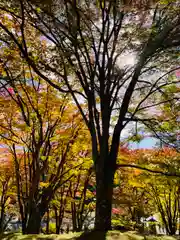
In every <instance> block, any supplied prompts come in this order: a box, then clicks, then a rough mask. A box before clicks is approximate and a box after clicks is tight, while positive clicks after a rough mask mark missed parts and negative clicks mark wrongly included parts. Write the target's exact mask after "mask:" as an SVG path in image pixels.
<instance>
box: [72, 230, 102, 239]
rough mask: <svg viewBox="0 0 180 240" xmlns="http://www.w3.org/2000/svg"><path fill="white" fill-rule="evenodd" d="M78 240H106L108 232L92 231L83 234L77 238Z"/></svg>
mask: <svg viewBox="0 0 180 240" xmlns="http://www.w3.org/2000/svg"><path fill="white" fill-rule="evenodd" d="M76 239H77V240H96V239H97V240H105V239H106V232H100V231H91V232H85V233H82V234H81V236H79V237H77V238H76Z"/></svg>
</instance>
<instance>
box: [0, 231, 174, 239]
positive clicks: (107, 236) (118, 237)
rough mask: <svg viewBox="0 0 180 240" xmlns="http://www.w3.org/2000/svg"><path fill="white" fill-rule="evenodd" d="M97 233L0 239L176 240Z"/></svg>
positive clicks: (9, 235) (5, 237)
mask: <svg viewBox="0 0 180 240" xmlns="http://www.w3.org/2000/svg"><path fill="white" fill-rule="evenodd" d="M101 237H102V235H101V236H100V234H99V233H93V234H92V235H90V236H87V235H81V234H80V233H75V234H73V233H71V234H63V235H55V234H53V235H21V234H19V233H9V234H4V235H1V236H0V240H66V239H70V240H76V239H77V240H78V239H79V240H88V239H89V240H95V239H97V240H101V239H107V240H176V239H177V238H175V237H170V236H140V235H137V234H136V233H134V232H126V233H120V232H119V231H110V232H108V233H107V234H106V237H104V238H101Z"/></svg>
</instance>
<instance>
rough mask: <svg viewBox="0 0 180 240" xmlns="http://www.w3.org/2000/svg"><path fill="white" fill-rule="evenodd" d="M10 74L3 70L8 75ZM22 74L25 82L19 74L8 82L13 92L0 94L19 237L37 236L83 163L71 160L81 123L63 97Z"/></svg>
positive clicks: (2, 131) (0, 127)
mask: <svg viewBox="0 0 180 240" xmlns="http://www.w3.org/2000/svg"><path fill="white" fill-rule="evenodd" d="M12 71H13V69H11V68H8V69H6V72H7V74H8V73H9V74H10V73H11V76H12V74H13V73H12ZM23 74H24V81H22V79H21V77H22V75H21V77H19V78H16V79H15V80H14V81H13V80H12V79H11V82H10V83H9V84H11V85H10V86H11V87H12V89H13V91H12V92H9V88H8V89H6V87H5V89H4V91H5V92H6V93H7V96H6V97H4V96H1V104H3V108H2V112H1V115H2V116H3V118H1V122H0V134H1V138H2V141H3V142H4V144H6V145H7V146H9V149H10V153H9V154H10V155H12V157H13V160H14V165H15V174H16V184H17V197H18V204H19V209H20V214H21V219H22V230H23V233H38V232H39V231H40V225H41V219H42V218H43V216H44V214H45V213H46V211H47V210H48V206H49V203H50V201H51V199H52V198H53V196H54V194H55V192H56V191H57V189H58V188H59V187H60V186H62V185H63V184H64V183H65V182H67V181H69V180H70V179H71V178H72V177H73V176H75V172H73V171H72V169H74V170H75V169H76V168H78V167H79V166H80V165H81V164H82V161H81V160H80V159H79V162H78V161H77V162H76V164H72V162H74V159H75V156H76V154H77V152H78V151H79V149H77V148H76V149H75V146H74V145H75V140H76V139H77V138H78V136H79V139H82V137H83V135H82V133H81V132H82V131H83V124H82V121H81V118H80V116H79V114H78V111H77V109H76V108H75V107H74V106H73V105H71V104H70V102H68V99H67V98H66V97H64V96H63V97H61V96H60V95H59V96H57V92H56V91H54V90H53V89H52V87H50V86H48V85H46V84H45V85H42V84H41V82H40V81H41V80H40V79H39V78H36V77H35V76H34V75H33V74H32V76H31V79H30V80H29V81H28V80H27V81H26V79H27V77H26V71H24V72H23ZM27 74H29V73H27ZM9 76H10V75H8V77H9ZM79 141H80V140H79ZM73 147H74V148H73Z"/></svg>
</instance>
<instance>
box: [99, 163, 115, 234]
mask: <svg viewBox="0 0 180 240" xmlns="http://www.w3.org/2000/svg"><path fill="white" fill-rule="evenodd" d="M114 172H115V171H114V170H113V169H112V168H111V167H109V166H108V165H106V166H104V168H103V167H101V166H100V164H98V165H97V167H96V217H95V230H98V231H108V230H110V229H111V211H112V195H113V181H114Z"/></svg>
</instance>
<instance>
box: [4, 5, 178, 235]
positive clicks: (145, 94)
mask: <svg viewBox="0 0 180 240" xmlns="http://www.w3.org/2000/svg"><path fill="white" fill-rule="evenodd" d="M147 2H148V1H147ZM51 3H52V4H51V8H49V9H50V11H49V10H47V8H43V7H42V6H41V5H36V4H33V2H32V4H31V3H30V2H29V1H19V2H18V3H16V7H15V10H14V8H12V6H13V5H12V6H11V5H10V7H9V8H8V7H7V6H6V4H5V3H4V1H3V2H2V4H1V9H2V14H5V13H6V14H8V15H9V16H11V17H12V18H13V21H14V19H16V22H18V23H19V28H18V34H19V35H20V38H19V37H17V36H16V34H14V33H13V31H12V25H11V26H8V25H7V24H6V23H3V22H1V23H0V27H1V29H2V32H3V35H2V36H3V37H2V41H8V42H13V44H16V46H17V47H18V49H19V51H20V52H21V54H22V56H23V58H24V59H25V60H26V61H27V62H28V64H29V65H30V66H31V67H32V68H33V70H34V71H35V72H36V73H37V74H38V75H39V76H41V77H42V78H43V79H44V80H46V81H47V82H48V83H49V84H50V85H52V86H53V87H55V88H56V89H58V90H59V91H61V92H64V93H67V92H68V93H70V94H71V96H72V98H73V100H74V102H75V103H76V105H77V107H78V109H79V111H80V113H81V115H82V117H83V119H84V122H85V123H86V125H87V127H88V129H89V131H90V134H91V140H92V156H93V161H94V166H95V172H96V185H97V189H96V221H95V228H96V229H97V230H102V231H104V230H108V229H110V228H111V206H112V193H113V180H114V173H115V171H116V160H117V154H118V150H119V139H120V135H121V132H122V130H123V129H124V128H125V126H126V125H127V124H128V123H129V122H131V121H135V122H136V121H140V122H142V123H144V122H146V121H149V120H150V119H146V118H145V115H146V113H147V111H149V110H152V109H154V108H156V106H158V105H160V104H162V103H164V101H160V100H159V99H160V97H159V96H160V95H161V93H160V92H159V90H160V89H161V88H163V87H164V86H165V85H171V84H172V83H174V84H175V83H176V82H177V80H172V79H168V78H167V76H168V74H169V73H170V72H173V71H174V70H175V69H177V67H176V64H177V60H174V58H172V55H173V54H174V47H176V46H179V44H180V40H179V39H180V38H179V35H180V31H179V24H180V20H179V14H178V13H179V8H178V7H176V5H175V4H174V2H170V3H168V4H164V5H163V6H161V5H158V4H157V5H156V6H154V5H152V11H153V14H152V11H151V12H149V11H148V10H147V9H146V8H145V6H143V9H140V10H138V9H137V8H135V9H134V10H133V11H132V8H125V7H124V5H122V3H121V2H119V1H108V0H99V1H96V2H95V1H63V2H61V3H60V2H58V1H54V2H53V1H52V2H51ZM175 3H177V2H175ZM177 4H178V3H177ZM142 12H143V13H142ZM135 18H136V20H134V19H135ZM10 22H12V21H10ZM143 22H145V23H148V22H149V23H150V24H149V25H148V24H147V25H148V26H145V25H144V24H143ZM30 26H31V27H32V28H33V29H35V31H36V30H37V32H38V33H39V34H40V35H42V36H44V37H45V38H46V40H47V41H48V42H51V44H50V47H49V48H50V50H49V51H47V54H45V53H42V54H40V55H37V51H34V49H33V50H32V45H31V44H30V46H28V44H29V42H28V36H27V35H26V34H25V32H26V29H27V27H30ZM130 53H133V54H134V55H133V56H135V58H134V61H133V63H132V64H126V63H125V56H124V55H126V54H130ZM169 53H171V54H169ZM47 56H48V59H47ZM122 62H124V64H122ZM50 73H51V74H52V73H53V75H55V76H56V77H57V79H58V81H55V80H54V79H51V77H49V76H47V74H49V75H50ZM150 75H151V77H150ZM59 81H60V83H59ZM79 96H80V97H79ZM82 98H83V101H84V103H85V104H87V108H84V107H82V105H81V103H82ZM173 99H174V98H171V97H170V99H167V100H165V101H171V100H173ZM142 112H143V113H144V115H143V114H142ZM115 116H116V117H115ZM114 119H115V120H114ZM111 127H112V128H111ZM110 135H112V136H111V137H110Z"/></svg>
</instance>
